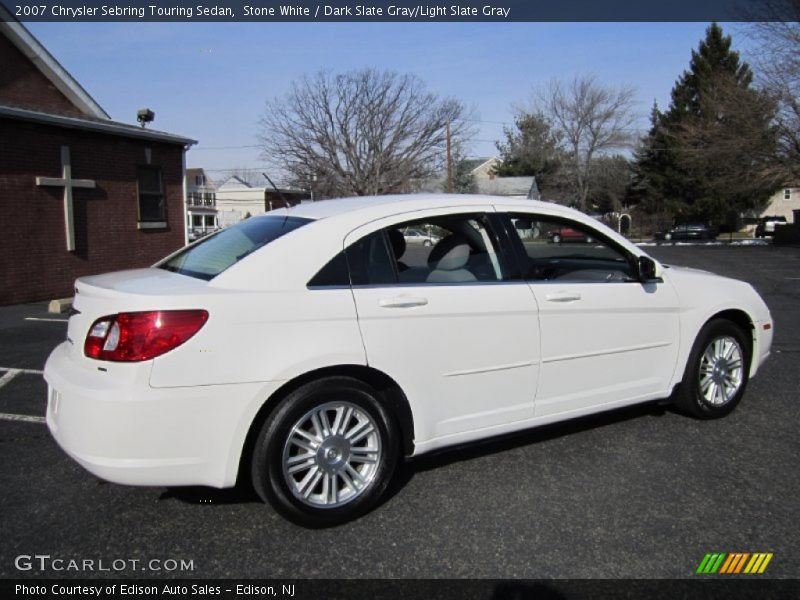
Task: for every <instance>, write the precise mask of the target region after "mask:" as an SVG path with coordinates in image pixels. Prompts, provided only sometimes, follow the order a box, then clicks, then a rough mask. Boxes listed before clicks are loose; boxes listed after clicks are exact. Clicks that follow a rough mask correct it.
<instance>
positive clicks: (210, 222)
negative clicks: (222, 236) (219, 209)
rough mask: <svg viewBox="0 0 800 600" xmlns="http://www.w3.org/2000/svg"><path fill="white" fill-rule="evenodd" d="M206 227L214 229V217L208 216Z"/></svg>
mask: <svg viewBox="0 0 800 600" xmlns="http://www.w3.org/2000/svg"><path fill="white" fill-rule="evenodd" d="M205 226H206V227H214V215H206V219H205Z"/></svg>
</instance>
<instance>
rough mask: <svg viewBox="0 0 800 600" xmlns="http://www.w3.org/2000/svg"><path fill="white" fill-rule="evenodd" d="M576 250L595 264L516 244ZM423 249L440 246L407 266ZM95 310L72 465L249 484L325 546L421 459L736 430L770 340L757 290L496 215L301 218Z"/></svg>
mask: <svg viewBox="0 0 800 600" xmlns="http://www.w3.org/2000/svg"><path fill="white" fill-rule="evenodd" d="M556 227H561V228H565V227H567V228H570V229H573V230H576V231H580V232H583V234H584V235H585V236H586V237H587V238H591V240H592V242H591V243H589V244H563V245H557V244H550V243H547V239H546V237H544V236H541V237H539V238H537V239H533V240H529V239H522V238H521V237H520V235H519V233H518V232H519V231H520V230H523V231H525V230H538V231H549V230H552V229H554V228H556ZM408 229H415V230H422V231H430V230H431V229H433V230H435V231H437V232H443V235H442V237H441V238H440V239H439V240H438V241H437V242H436V243H435V244H434V245H433V246H432V247H430V248H424V249H422V248H415V249H414V252H408V253H407V252H406V250H407V249H406V245H405V244H403V243H402V242H403V236H402V232H403V231H407V230H408ZM409 250H410V248H409ZM412 254H413V256H412ZM75 287H76V290H75V300H74V314H73V315H72V316H71V318H70V320H69V330H68V337H67V341H65V342H64V343H62V344H61V345H60V346H58V347H57V348H56V349H55V350H54V351H53V353H52V354H51V355H50V358H49V360H48V361H47V365H46V367H45V378H46V380H47V382H48V386H49V391H48V394H49V398H48V408H47V423H48V425H49V428H50V431H51V432H52V434H53V436H54V437H55V439H56V440H57V441H58V443H59V444H60V445H61V447H62V448H63V449H64V450H65V451H66V452H67V453H68V454H69V455H70V456H71V457H72V458H74V459H75V460H76V461H78V462H79V463H80V464H81V465H83V466H84V467H85V468H86V469H87V470H89V471H90V472H92V473H94V474H95V475H97V476H99V477H102V478H104V479H107V480H109V481H113V482H118V483H124V484H132V485H158V486H160V485H168V486H179V485H207V486H213V487H218V488H224V487H230V486H234V485H236V484H237V482H238V481H239V480H240V479H241V478H243V477H247V478H249V479H250V480H251V481H252V484H253V486H254V487H255V489H256V491H257V492H258V493H259V495H260V496H261V497H262V498H263V499H264V500H267V501H269V502H271V503H272V504H273V505H274V506H275V508H276V509H278V510H279V511H280V512H281V513H282V514H284V515H285V516H287V517H289V518H291V519H293V520H294V521H296V522H299V523H303V524H307V525H316V526H319V525H330V524H336V523H340V522H343V521H345V520H348V519H351V518H353V517H355V516H358V515H360V514H363V513H364V512H365V511H367V510H369V508H370V507H372V506H374V505H375V503H376V501H377V500H378V498H379V497H380V496H381V494H382V493H383V492H384V490H385V489H386V486H387V484H388V483H389V480H390V478H391V477H392V473H393V471H394V469H395V465H396V463H397V461H398V460H399V459H401V458H402V457H410V456H417V455H420V454H423V453H426V452H430V451H432V450H435V449H438V448H442V447H445V446H451V445H454V444H462V443H465V442H471V441H474V440H479V439H483V438H487V437H490V436H496V435H500V434H506V433H509V432H512V431H518V430H522V429H527V428H530V427H534V426H537V425H543V424H547V423H553V422H555V421H562V420H565V419H571V418H575V417H580V416H583V415H587V414H590V413H596V412H599V411H605V410H610V409H615V408H619V407H622V406H627V405H631V404H635V403H641V402H649V401H654V400H663V399H670V400H671V401H673V402H674V403H675V404H676V405H677V406H678V407H679V408H680V409H681V410H682V411H684V412H686V413H688V414H690V415H693V416H695V417H699V418H717V417H722V416H724V415H726V414H728V413H729V412H730V411H732V410H733V409H734V407H735V406H736V405H737V404H738V403H739V401H740V400H741V399H742V395H743V393H744V390H745V386H746V385H747V381H748V378H749V377H752V376H753V375H755V374H756V372H757V371H758V369H759V366H760V365H761V364H762V363H763V361H764V360H765V359H766V358H767V356H768V355H769V351H770V344H771V342H772V333H773V331H772V319H771V317H770V313H769V310H768V309H767V306H766V305H765V304H764V302H763V301H762V299H761V298H760V297H759V295H758V294H757V293H756V292H755V291H754V290H753V288H752V287H751V286H750V285H748V284H747V283H743V282H741V281H735V280H732V279H726V278H723V277H719V276H717V275H713V274H711V273H706V272H702V271H697V270H692V269H685V268H678V267H668V266H665V265H661V264H659V263H658V262H656V261H655V260H653V259H652V258H650V257H648V256H647V255H646V254H645V253H644V252H642V250H641V249H640V248H638V247H636V246H634V245H632V244H631V243H629V242H628V241H627V240H626V239H625V238H623V237H621V236H619V235H618V234H617V233H615V232H614V231H612V230H611V229H609V228H607V227H605V226H604V225H602V224H600V223H598V222H597V221H596V220H594V219H592V218H590V217H588V216H586V215H583V214H581V213H578V212H576V211H573V210H570V209H566V208H563V207H561V206H557V205H555V204H549V203H543V202H533V201H530V200H519V201H517V200H511V199H505V198H495V197H488V196H447V195H420V196H401V197H391V196H385V197H374V198H350V199H342V200H326V201H323V202H316V203H307V204H301V205H299V206H296V207H294V208H291V209H287V210H279V211H274V212H271V213H269V214H267V215H264V216H260V217H254V218H252V219H248V220H246V221H243V222H241V223H239V224H238V225H236V226H233V227H229V228H227V229H224V230H222V231H220V232H218V233H216V234H214V235H212V236H209V237H207V238H204V239H202V240H199V241H198V242H196V243H194V244H192V245H190V246H188V247H186V248H183V249H181V250H179V251H178V252H176V253H175V254H173V255H171V256H169V257H167V258H166V259H164V260H163V261H161V262H160V263H158V264H156V265H155V266H153V267H152V268H148V269H137V270H131V271H123V272H117V273H109V274H107V275H99V276H92V277H84V278H81V279H79V280H78V281H77V283H76V286H75Z"/></svg>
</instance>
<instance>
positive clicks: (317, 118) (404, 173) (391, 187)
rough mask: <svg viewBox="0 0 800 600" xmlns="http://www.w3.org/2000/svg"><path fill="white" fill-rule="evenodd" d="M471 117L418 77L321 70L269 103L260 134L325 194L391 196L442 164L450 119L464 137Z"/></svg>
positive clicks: (286, 166)
mask: <svg viewBox="0 0 800 600" xmlns="http://www.w3.org/2000/svg"><path fill="white" fill-rule="evenodd" d="M466 116H467V115H466V110H465V108H464V106H463V104H461V103H460V102H458V101H457V100H454V99H450V98H441V97H439V96H438V95H436V94H434V93H431V92H429V91H427V90H426V89H425V86H424V84H423V83H422V81H421V80H420V79H418V78H417V77H415V76H413V75H399V74H397V73H394V72H392V71H377V70H375V69H362V70H356V71H350V72H347V73H342V74H332V73H329V72H320V73H318V74H316V75H315V76H311V77H309V76H304V77H302V78H300V79H299V80H297V81H295V82H294V83H293V84H292V86H291V88H290V90H289V92H288V93H287V94H286V95H285V96H284V97H282V98H276V99H275V100H272V101H270V102H268V103H267V106H266V109H265V111H264V115H263V116H262V118H261V121H260V131H259V135H258V138H259V142H260V144H261V146H262V148H263V155H264V158H266V159H267V160H269V161H271V162H273V163H274V164H276V165H277V166H279V167H280V168H282V169H283V170H284V171H286V172H287V173H288V174H289V175H290V176H291V177H292V178H293V179H294V180H296V181H307V182H309V185H311V186H313V188H314V190H315V195H316V196H318V197H325V196H337V195H358V196H361V195H372V194H386V193H392V192H399V191H402V190H403V189H406V188H407V187H408V185H409V183H410V182H411V181H412V180H418V179H423V178H426V177H429V176H430V175H431V174H433V173H434V172H436V171H437V170H438V169H440V168H441V167H442V165H443V164H444V162H445V160H446V156H445V154H446V153H445V144H446V130H447V125H448V123H450V125H451V131H452V135H453V137H454V138H456V139H458V138H463V137H465V135H466V134H467V133H468V132H469V127H468V125H467V121H466V120H465V118H466Z"/></svg>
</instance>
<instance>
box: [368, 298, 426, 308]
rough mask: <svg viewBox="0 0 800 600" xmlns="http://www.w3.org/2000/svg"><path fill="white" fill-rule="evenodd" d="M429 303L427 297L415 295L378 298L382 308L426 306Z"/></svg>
mask: <svg viewBox="0 0 800 600" xmlns="http://www.w3.org/2000/svg"><path fill="white" fill-rule="evenodd" d="M427 303H428V299H427V298H418V297H415V296H395V297H394V298H381V299H380V300H378V306H380V307H381V308H412V307H414V306H425V305H426V304H427Z"/></svg>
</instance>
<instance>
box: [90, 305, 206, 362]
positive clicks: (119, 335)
mask: <svg viewBox="0 0 800 600" xmlns="http://www.w3.org/2000/svg"><path fill="white" fill-rule="evenodd" d="M207 320H208V312H207V311H205V310H159V311H148V312H129V313H119V314H118V315H109V316H107V317H100V318H99V319H97V320H96V321H95V322H94V323H92V327H91V329H89V333H88V335H87V336H86V342H85V343H84V346H83V352H84V354H86V356H88V357H89V358H96V359H98V360H111V361H116V362H136V361H142V360H150V359H151V358H155V357H156V356H161V355H162V354H164V353H165V352H169V351H170V350H172V349H173V348H177V347H178V346H180V345H181V344H182V343H183V342H185V341H186V340H188V339H189V338H190V337H192V336H193V335H194V334H195V333H197V332H198V331H200V328H201V327H202V326H203V325H205V322H206V321H207Z"/></svg>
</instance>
